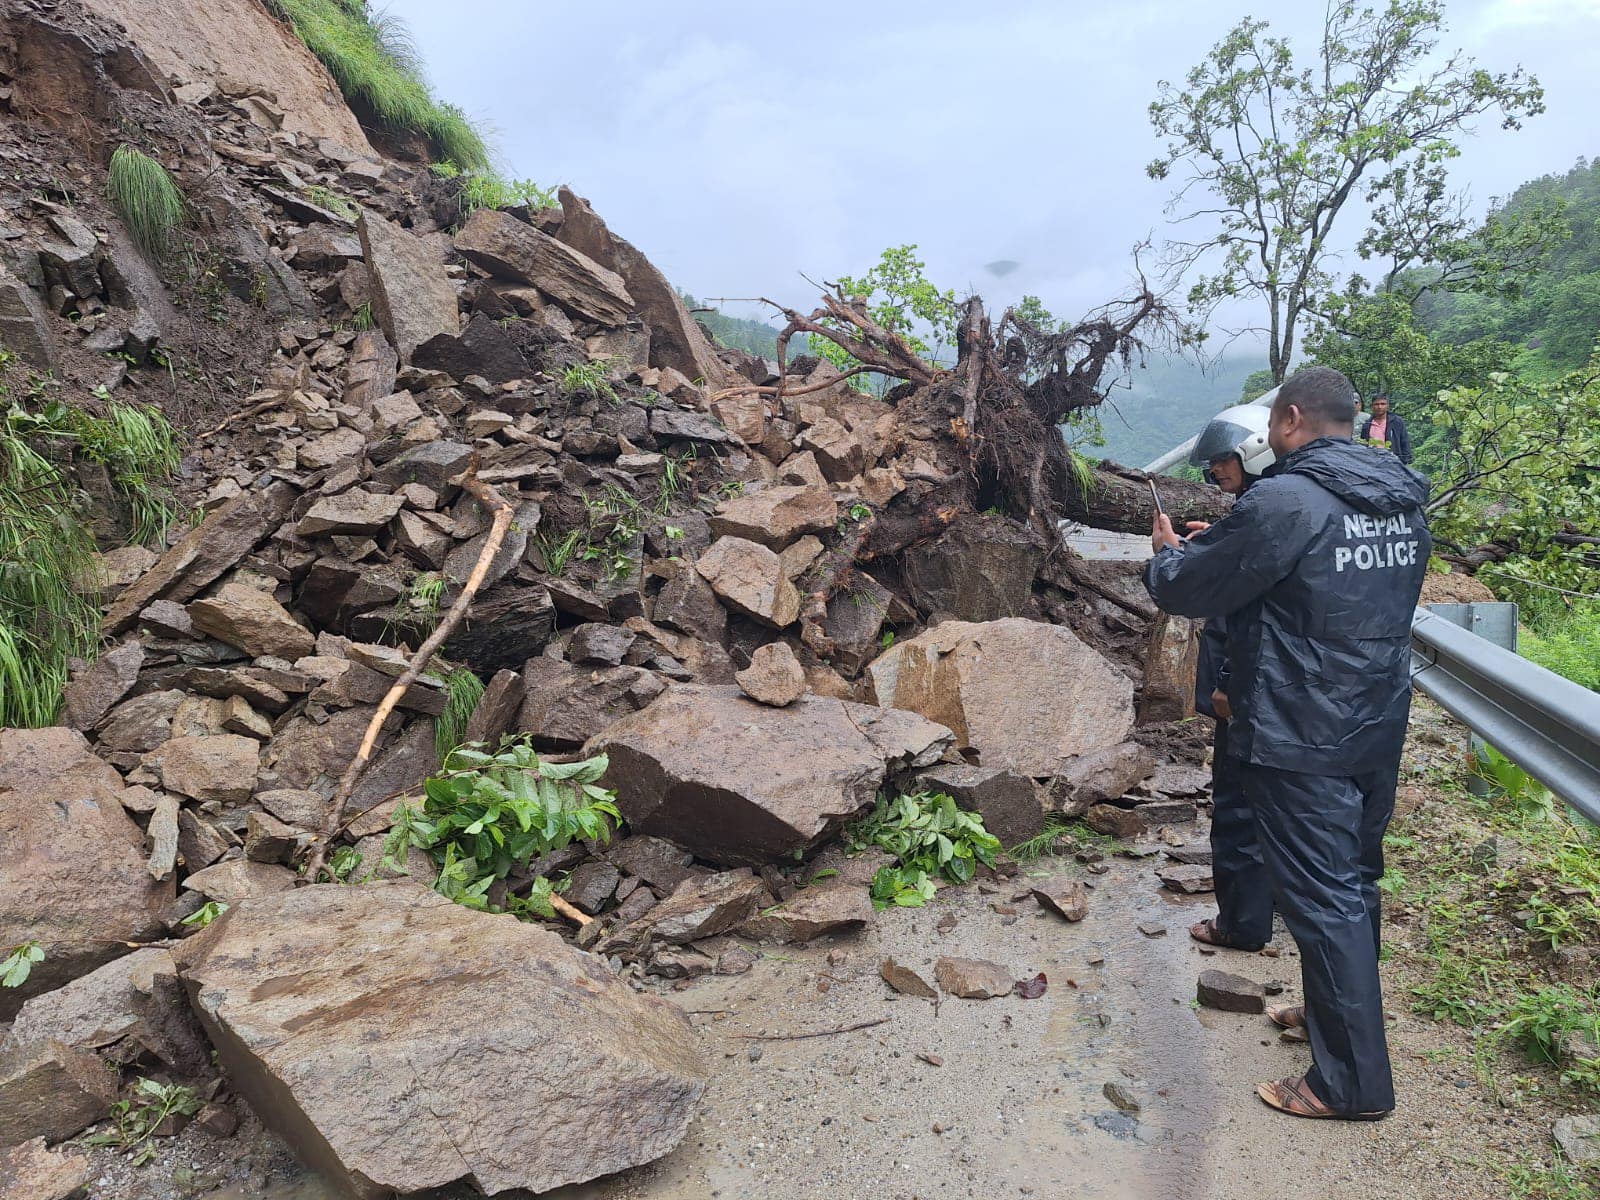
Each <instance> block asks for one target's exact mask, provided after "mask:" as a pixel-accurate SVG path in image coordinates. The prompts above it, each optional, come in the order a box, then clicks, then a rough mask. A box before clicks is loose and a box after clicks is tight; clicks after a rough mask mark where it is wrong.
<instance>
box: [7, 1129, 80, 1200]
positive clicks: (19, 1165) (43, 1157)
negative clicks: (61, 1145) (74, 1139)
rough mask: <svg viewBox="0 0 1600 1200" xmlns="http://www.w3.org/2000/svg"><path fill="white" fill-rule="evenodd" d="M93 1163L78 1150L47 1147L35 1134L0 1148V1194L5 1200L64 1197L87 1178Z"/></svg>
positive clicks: (59, 1199)
mask: <svg viewBox="0 0 1600 1200" xmlns="http://www.w3.org/2000/svg"><path fill="white" fill-rule="evenodd" d="M92 1170H93V1164H91V1163H90V1162H89V1159H88V1158H87V1157H86V1156H84V1155H82V1154H75V1153H73V1152H71V1151H69V1150H64V1149H55V1150H51V1149H47V1148H46V1147H45V1139H44V1138H42V1137H36V1138H34V1139H33V1140H32V1141H27V1142H23V1143H22V1144H21V1145H17V1146H9V1147H7V1148H6V1149H4V1150H0V1197H5V1198H6V1200H13V1198H14V1200H68V1198H69V1197H71V1196H75V1195H77V1194H78V1192H79V1189H81V1188H83V1187H84V1186H85V1185H86V1184H87V1183H88V1182H89V1176H90V1174H91V1172H92Z"/></svg>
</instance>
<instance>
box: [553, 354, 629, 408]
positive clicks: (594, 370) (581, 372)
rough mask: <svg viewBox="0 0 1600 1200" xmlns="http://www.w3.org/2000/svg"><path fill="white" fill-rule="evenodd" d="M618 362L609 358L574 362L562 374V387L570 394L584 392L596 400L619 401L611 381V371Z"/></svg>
mask: <svg viewBox="0 0 1600 1200" xmlns="http://www.w3.org/2000/svg"><path fill="white" fill-rule="evenodd" d="M616 366H617V364H616V363H614V362H613V361H612V360H611V359H609V358H597V359H595V360H594V361H593V362H585V363H573V364H572V366H570V367H568V368H567V369H566V370H565V371H564V372H563V373H562V375H561V389H562V390H563V391H564V392H567V393H568V394H569V395H578V394H580V393H581V394H584V395H588V396H592V397H593V398H594V399H596V400H609V401H610V402H611V403H613V404H615V403H616V402H617V399H618V397H617V389H616V388H615V387H614V386H613V385H612V383H611V373H612V371H614V370H615V369H616Z"/></svg>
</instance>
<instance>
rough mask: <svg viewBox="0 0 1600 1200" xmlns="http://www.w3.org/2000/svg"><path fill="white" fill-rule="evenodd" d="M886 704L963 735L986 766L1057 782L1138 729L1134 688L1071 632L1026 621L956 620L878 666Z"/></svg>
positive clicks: (874, 676) (875, 680)
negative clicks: (1077, 763)
mask: <svg viewBox="0 0 1600 1200" xmlns="http://www.w3.org/2000/svg"><path fill="white" fill-rule="evenodd" d="M868 673H869V676H870V679H871V683H872V690H873V694H874V695H875V696H876V698H877V701H878V703H879V704H882V705H884V706H885V707H890V708H905V709H910V710H911V711H913V712H918V713H921V714H922V715H923V716H925V717H927V718H928V719H929V720H930V721H937V722H939V723H940V724H941V725H944V726H947V727H948V728H950V729H952V730H954V731H955V735H956V743H957V745H959V746H961V747H962V748H970V749H973V750H976V751H977V752H978V756H979V759H980V761H981V763H982V765H983V766H986V767H1009V768H1010V769H1011V770H1013V771H1017V772H1020V773H1021V774H1023V775H1031V776H1034V777H1036V778H1041V777H1044V776H1047V775H1053V774H1055V773H1056V771H1057V769H1058V768H1059V767H1060V765H1061V763H1062V761H1063V760H1064V759H1067V758H1069V757H1071V756H1072V755H1075V754H1087V753H1089V752H1090V751H1093V750H1099V749H1101V748H1103V747H1106V746H1114V745H1116V744H1117V743H1118V742H1120V741H1122V740H1123V739H1124V738H1125V737H1127V736H1128V731H1129V730H1130V729H1131V728H1132V727H1133V684H1132V683H1131V682H1129V680H1128V678H1127V676H1125V675H1124V674H1122V672H1120V671H1118V670H1117V669H1116V668H1114V667H1113V666H1112V665H1111V664H1110V663H1108V662H1107V661H1106V660H1105V659H1104V658H1103V657H1101V655H1100V654H1099V652H1098V651H1096V650H1094V649H1093V648H1092V647H1090V646H1087V645H1085V644H1084V643H1083V642H1081V641H1079V640H1078V638H1077V637H1076V635H1074V634H1073V632H1072V631H1071V630H1070V629H1066V628H1064V627H1062V626H1060V625H1047V624H1044V623H1043V622H1040V621H1029V620H1026V619H1023V618H1021V617H1008V618H1006V619H1004V620H1000V621H985V622H970V621H946V622H944V623H943V624H941V625H935V626H934V627H933V628H932V629H929V630H927V631H926V632H924V633H921V634H918V635H917V636H916V637H914V638H910V639H909V640H907V641H903V642H896V643H895V644H894V645H893V646H892V647H890V648H889V650H888V651H886V652H885V653H884V654H882V655H880V656H879V657H878V658H876V659H875V660H873V662H872V664H871V666H869V667H868Z"/></svg>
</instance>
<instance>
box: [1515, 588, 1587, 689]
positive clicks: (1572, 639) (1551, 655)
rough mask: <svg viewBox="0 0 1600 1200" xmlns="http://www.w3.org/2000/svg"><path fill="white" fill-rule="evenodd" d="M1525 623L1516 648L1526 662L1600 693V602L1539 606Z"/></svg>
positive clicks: (1582, 601)
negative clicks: (1533, 663) (1529, 660)
mask: <svg viewBox="0 0 1600 1200" xmlns="http://www.w3.org/2000/svg"><path fill="white" fill-rule="evenodd" d="M1524 619H1525V620H1526V621H1527V622H1528V624H1527V625H1525V626H1524V627H1523V629H1522V631H1521V633H1520V634H1519V635H1518V638H1517V644H1518V647H1519V648H1520V649H1521V651H1522V654H1523V656H1524V657H1525V658H1531V659H1532V660H1533V661H1534V662H1536V663H1538V664H1539V665H1540V666H1541V667H1544V668H1545V669H1546V670H1548V671H1554V672H1555V673H1556V674H1557V675H1564V676H1566V677H1567V678H1568V679H1570V680H1572V682H1573V683H1576V684H1579V685H1581V686H1583V687H1586V688H1590V689H1592V690H1593V691H1597V692H1600V600H1579V601H1576V602H1573V601H1564V602H1563V603H1560V604H1557V605H1545V606H1540V607H1537V608H1535V609H1533V610H1532V611H1531V612H1530V613H1525V616H1524Z"/></svg>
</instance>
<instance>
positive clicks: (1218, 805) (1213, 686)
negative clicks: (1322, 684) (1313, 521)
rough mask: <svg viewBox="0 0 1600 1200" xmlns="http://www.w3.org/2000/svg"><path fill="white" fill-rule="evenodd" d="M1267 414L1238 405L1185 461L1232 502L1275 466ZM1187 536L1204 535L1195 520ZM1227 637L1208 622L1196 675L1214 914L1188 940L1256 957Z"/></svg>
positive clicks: (1258, 913)
mask: <svg viewBox="0 0 1600 1200" xmlns="http://www.w3.org/2000/svg"><path fill="white" fill-rule="evenodd" d="M1267 417H1268V409H1267V407H1266V406H1265V405H1261V404H1238V405H1235V406H1234V407H1232V408H1228V409H1224V410H1223V411H1222V412H1220V413H1218V414H1217V415H1216V416H1215V417H1213V418H1212V419H1211V421H1210V422H1209V423H1208V424H1207V425H1206V427H1205V428H1204V429H1203V430H1201V432H1200V436H1199V437H1198V438H1197V439H1196V440H1195V445H1194V450H1193V451H1192V452H1191V453H1190V455H1189V461H1190V462H1191V463H1193V464H1194V465H1196V466H1204V467H1205V470H1206V475H1207V476H1208V477H1209V478H1210V480H1211V482H1212V483H1214V484H1216V485H1217V486H1218V487H1219V488H1221V489H1222V490H1223V491H1225V492H1227V493H1228V495H1230V496H1242V495H1243V494H1244V493H1245V491H1246V489H1248V488H1249V487H1250V485H1251V484H1253V483H1254V482H1255V481H1256V479H1257V478H1258V477H1259V476H1260V475H1261V473H1262V472H1263V471H1265V470H1266V469H1267V468H1268V467H1270V466H1271V465H1272V461H1273V454H1272V447H1271V446H1270V445H1269V444H1268V442H1267ZM1189 528H1190V529H1191V530H1200V529H1204V528H1206V526H1205V524H1204V523H1202V522H1198V521H1191V522H1190V523H1189ZM1226 650H1227V633H1226V626H1225V622H1224V618H1222V617H1213V618H1212V619H1211V620H1209V621H1207V622H1206V625H1205V630H1204V631H1203V632H1202V633H1201V635H1200V658H1199V663H1198V665H1197V666H1196V669H1195V687H1194V703H1195V707H1196V708H1197V709H1199V710H1200V711H1201V712H1203V713H1205V714H1206V715H1207V716H1209V717H1213V718H1215V719H1216V733H1215V734H1214V735H1213V738H1212V742H1211V877H1212V879H1213V881H1214V888H1215V892H1216V897H1217V915H1216V916H1215V917H1210V918H1208V919H1206V920H1204V921H1198V922H1196V923H1195V924H1193V925H1191V926H1189V936H1190V937H1192V938H1194V940H1195V941H1197V942H1204V943H1205V944H1206V945H1208V946H1226V947H1228V948H1229V949H1233V950H1259V949H1261V947H1262V946H1264V945H1266V944H1267V941H1268V939H1270V938H1271V937H1272V886H1271V884H1270V883H1268V881H1267V871H1266V867H1265V866H1264V865H1263V864H1262V861H1261V847H1260V845H1259V843H1258V842H1257V840H1256V825H1255V817H1254V816H1253V815H1252V814H1251V812H1250V806H1249V805H1248V804H1246V803H1245V799H1244V787H1243V782H1242V780H1241V779H1240V775H1239V768H1238V765H1237V763H1236V761H1235V760H1234V759H1233V758H1232V757H1231V756H1230V755H1229V753H1228V719H1229V717H1231V716H1232V715H1233V714H1232V712H1231V711H1230V709H1229V708H1228V696H1227V677H1228V665H1227V654H1226Z"/></svg>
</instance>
